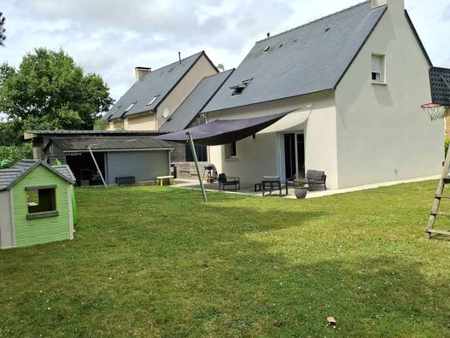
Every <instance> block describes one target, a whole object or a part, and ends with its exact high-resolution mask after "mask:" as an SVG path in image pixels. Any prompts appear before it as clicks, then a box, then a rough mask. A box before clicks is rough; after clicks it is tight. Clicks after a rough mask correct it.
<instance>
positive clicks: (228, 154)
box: [224, 142, 238, 160]
mask: <svg viewBox="0 0 450 338" xmlns="http://www.w3.org/2000/svg"><path fill="white" fill-rule="evenodd" d="M233 148H234V154H233ZM224 153H225V159H226V160H237V159H238V153H237V143H236V142H232V143H228V144H225V145H224Z"/></svg>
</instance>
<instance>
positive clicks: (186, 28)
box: [0, 0, 450, 100]
mask: <svg viewBox="0 0 450 338" xmlns="http://www.w3.org/2000/svg"><path fill="white" fill-rule="evenodd" d="M399 1H400V0H399ZM360 2H361V0H314V1H311V0H295V1H293V0H195V1H182V0H160V1H156V0H126V1H124V0H1V2H0V11H2V12H3V13H4V15H5V16H6V18H7V21H6V27H5V28H6V29H7V40H6V47H5V48H0V63H3V62H7V63H9V64H10V65H13V66H18V65H19V64H20V61H21V59H22V57H23V56H24V55H25V54H26V53H29V52H31V51H32V50H33V49H34V48H38V47H46V48H49V49H54V50H58V49H63V50H64V51H66V52H67V53H68V54H69V55H71V56H72V57H73V58H74V59H75V61H76V63H77V64H79V65H80V66H81V67H83V69H84V70H85V71H86V72H89V73H97V74H99V75H101V76H102V77H103V79H104V80H105V81H106V83H107V84H108V86H109V87H110V90H111V96H112V97H113V98H114V99H116V100H117V99H119V98H120V96H121V95H122V94H124V92H125V91H126V90H127V89H128V88H129V87H130V86H131V84H132V83H133V82H134V75H133V69H134V67H135V66H147V67H152V68H153V69H156V68H158V67H161V66H164V65H165V64H168V63H171V62H174V61H176V60H177V58H178V51H181V53H182V57H186V56H189V55H191V54H194V53H196V52H198V51H200V50H205V51H206V53H207V54H208V55H209V57H210V58H211V59H212V61H213V62H215V63H216V64H223V65H224V66H225V68H226V69H229V68H232V67H237V66H238V65H239V63H240V61H242V59H243V58H244V56H245V55H246V54H247V53H248V51H249V50H250V48H251V47H252V46H253V44H254V43H255V41H256V40H259V39H262V38H264V37H265V36H266V33H267V32H270V33H271V34H276V33H279V32H282V31H284V30H287V29H290V28H293V27H296V26H299V25H301V24H304V23H307V22H309V21H311V20H314V19H317V18H320V17H322V16H325V15H328V14H331V13H334V12H336V11H339V10H341V9H344V8H347V7H350V6H352V5H355V4H357V3H360ZM405 3H406V8H407V9H408V11H409V14H410V16H411V18H412V20H413V22H414V24H415V26H416V28H417V31H418V33H419V35H420V37H421V39H422V41H423V43H424V45H425V48H426V49H427V51H428V53H429V55H430V57H431V59H432V61H433V63H434V64H435V65H436V66H444V67H450V48H449V47H448V46H446V45H443V43H446V41H448V39H449V36H450V0H428V1H423V0H405Z"/></svg>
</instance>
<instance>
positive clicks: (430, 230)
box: [426, 151, 450, 238]
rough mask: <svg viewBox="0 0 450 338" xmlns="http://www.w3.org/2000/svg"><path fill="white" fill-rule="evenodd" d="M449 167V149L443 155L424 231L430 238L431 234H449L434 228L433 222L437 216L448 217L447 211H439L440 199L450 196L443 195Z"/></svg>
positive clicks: (447, 181) (448, 180)
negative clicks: (439, 175)
mask: <svg viewBox="0 0 450 338" xmlns="http://www.w3.org/2000/svg"><path fill="white" fill-rule="evenodd" d="M449 168H450V151H448V152H447V155H446V157H445V162H444V167H443V168H442V174H441V178H440V180H439V183H438V187H437V189H436V194H435V196H434V201H433V206H432V208H431V213H430V218H429V219H428V227H427V230H426V232H427V233H428V236H429V237H430V238H431V237H432V236H433V235H444V236H450V231H443V230H436V229H434V224H435V223H436V220H437V218H438V216H447V217H450V213H449V212H447V213H446V212H441V211H440V207H441V201H442V200H443V199H448V200H450V196H444V190H445V186H446V185H448V184H449V185H450V176H449V174H448V170H449Z"/></svg>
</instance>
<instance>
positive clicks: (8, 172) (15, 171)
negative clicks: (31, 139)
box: [0, 160, 75, 191]
mask: <svg viewBox="0 0 450 338" xmlns="http://www.w3.org/2000/svg"><path fill="white" fill-rule="evenodd" d="M38 166H43V167H45V168H47V169H48V170H50V171H51V172H52V173H54V174H55V175H57V176H59V177H61V178H62V179H63V180H65V181H67V182H68V183H70V184H74V183H75V177H74V175H73V173H72V171H71V170H70V168H69V166H67V165H59V166H54V167H52V166H49V165H48V164H46V163H44V162H42V161H40V160H22V161H20V162H18V163H16V164H15V165H14V166H13V167H11V168H9V169H2V170H0V191H3V190H9V189H11V188H12V187H14V186H15V185H16V183H17V182H19V181H20V180H21V179H22V178H24V177H25V176H26V175H28V174H29V173H30V172H31V171H33V170H34V169H35V168H36V167H38Z"/></svg>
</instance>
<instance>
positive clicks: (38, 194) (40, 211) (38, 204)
mask: <svg viewBox="0 0 450 338" xmlns="http://www.w3.org/2000/svg"><path fill="white" fill-rule="evenodd" d="M26 194H27V207H28V215H27V218H29V219H30V218H35V216H56V215H57V211H56V187H53V186H52V187H42V188H27V189H26Z"/></svg>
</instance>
